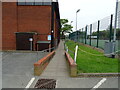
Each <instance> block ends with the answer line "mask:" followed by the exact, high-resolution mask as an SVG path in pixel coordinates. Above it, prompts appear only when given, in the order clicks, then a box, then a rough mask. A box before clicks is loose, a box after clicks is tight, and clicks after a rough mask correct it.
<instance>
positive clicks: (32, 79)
mask: <svg viewBox="0 0 120 90" xmlns="http://www.w3.org/2000/svg"><path fill="white" fill-rule="evenodd" d="M34 80H35V77H33V78H31V80H30V81H29V83H28V85H27V86H26V87H25V88H29V87H30V86H31V84H32V83H33V81H34Z"/></svg>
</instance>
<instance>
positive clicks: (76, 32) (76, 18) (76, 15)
mask: <svg viewBox="0 0 120 90" xmlns="http://www.w3.org/2000/svg"><path fill="white" fill-rule="evenodd" d="M78 12H80V9H78V10H77V11H76V41H77V13H78Z"/></svg>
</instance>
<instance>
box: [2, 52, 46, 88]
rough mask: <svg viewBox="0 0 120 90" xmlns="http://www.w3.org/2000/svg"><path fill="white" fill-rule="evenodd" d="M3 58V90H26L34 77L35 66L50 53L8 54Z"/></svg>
mask: <svg viewBox="0 0 120 90" xmlns="http://www.w3.org/2000/svg"><path fill="white" fill-rule="evenodd" d="M3 54H4V55H3V58H2V76H3V77H2V83H3V84H2V88H25V87H26V85H27V84H28V82H29V81H30V79H31V78H32V77H34V75H33V73H34V70H33V68H34V66H33V64H34V63H35V62H36V61H37V60H38V58H39V59H40V58H42V57H44V56H45V55H47V54H48V53H43V52H7V53H5V52H4V53H3Z"/></svg>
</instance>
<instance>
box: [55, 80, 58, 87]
mask: <svg viewBox="0 0 120 90" xmlns="http://www.w3.org/2000/svg"><path fill="white" fill-rule="evenodd" d="M57 84H58V80H56V87H55V88H57Z"/></svg>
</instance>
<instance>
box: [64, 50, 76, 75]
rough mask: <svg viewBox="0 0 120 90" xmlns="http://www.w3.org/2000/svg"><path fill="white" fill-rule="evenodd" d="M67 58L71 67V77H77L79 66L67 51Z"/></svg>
mask: <svg viewBox="0 0 120 90" xmlns="http://www.w3.org/2000/svg"><path fill="white" fill-rule="evenodd" d="M65 57H66V59H67V62H68V65H69V70H70V76H71V77H76V76H77V64H76V63H75V62H74V60H73V59H72V57H71V56H70V55H69V54H68V53H67V52H66V51H65Z"/></svg>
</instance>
